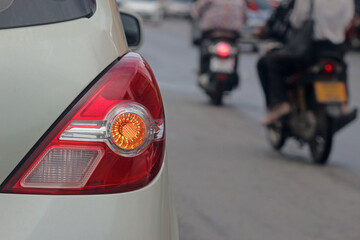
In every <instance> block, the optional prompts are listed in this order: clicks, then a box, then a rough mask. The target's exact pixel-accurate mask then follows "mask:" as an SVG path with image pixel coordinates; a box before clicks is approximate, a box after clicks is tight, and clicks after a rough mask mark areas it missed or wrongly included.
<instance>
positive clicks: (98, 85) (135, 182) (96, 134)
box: [1, 53, 165, 194]
mask: <svg viewBox="0 0 360 240" xmlns="http://www.w3.org/2000/svg"><path fill="white" fill-rule="evenodd" d="M164 131H165V124H164V109H163V104H162V99H161V95H160V91H159V88H158V85H157V83H156V80H155V77H154V75H153V73H152V71H151V69H150V67H149V66H148V64H147V63H146V62H145V61H144V60H143V59H142V58H141V57H140V55H138V54H135V53H128V54H126V55H125V56H123V57H122V58H121V59H120V60H119V61H118V62H117V63H115V64H114V65H113V66H112V67H111V68H110V69H109V70H108V71H107V72H106V73H105V74H104V75H103V76H102V77H100V78H99V80H97V81H96V82H95V83H94V84H93V85H92V86H91V87H89V89H88V90H87V91H86V93H85V94H83V95H82V96H80V97H79V98H78V100H77V101H76V102H75V103H74V104H73V105H72V107H71V108H69V110H68V111H67V112H66V113H65V114H64V115H63V117H62V118H61V119H59V121H58V122H57V123H56V124H55V125H54V126H53V127H52V129H51V130H50V131H48V133H47V134H46V136H44V137H43V138H42V140H41V141H40V142H39V143H38V144H37V146H36V147H35V148H34V149H33V150H32V152H31V153H30V154H28V157H26V159H24V160H23V161H22V163H21V164H20V165H19V166H18V167H17V168H16V170H14V172H13V173H12V175H11V176H10V177H9V178H8V179H7V181H6V182H5V184H4V185H3V187H2V189H1V192H6V193H28V194H107V193H120V192H127V191H132V190H136V189H139V188H142V187H144V186H146V185H148V184H149V183H150V182H151V181H152V180H153V179H154V177H155V176H156V175H157V173H158V172H159V170H160V168H161V166H162V162H163V158H164V152H165V134H164Z"/></svg>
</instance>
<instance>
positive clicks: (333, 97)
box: [267, 52, 357, 165]
mask: <svg viewBox="0 0 360 240" xmlns="http://www.w3.org/2000/svg"><path fill="white" fill-rule="evenodd" d="M346 73H347V69H346V64H345V63H344V61H343V59H342V57H339V56H337V54H336V53H330V52H329V53H324V54H323V55H322V56H320V57H319V58H318V59H317V61H316V63H315V64H313V65H312V66H310V67H309V68H307V69H305V70H303V71H302V72H298V73H296V74H294V75H293V76H291V77H290V78H289V79H288V82H287V96H288V101H289V103H290V105H291V112H290V113H289V114H288V115H286V116H284V117H282V118H280V119H278V120H277V121H276V122H275V123H273V124H271V125H269V126H267V135H268V139H269V141H270V144H271V145H272V147H273V148H274V149H275V150H277V151H280V150H281V149H282V147H283V146H284V144H285V142H286V140H287V139H289V138H294V139H295V140H297V141H298V142H299V143H300V145H301V146H302V145H305V144H308V145H309V147H310V152H311V156H312V159H313V162H314V163H316V164H320V165H324V164H326V163H327V162H328V158H329V155H330V152H331V148H332V144H333V138H334V136H335V134H336V133H337V132H338V131H339V130H340V129H342V128H343V127H345V126H346V125H348V124H349V123H351V122H352V121H354V120H355V119H356V117H357V109H354V110H353V111H350V112H349V113H347V114H343V112H342V106H343V105H344V104H345V103H346V102H347V101H348V86H347V84H346Z"/></svg>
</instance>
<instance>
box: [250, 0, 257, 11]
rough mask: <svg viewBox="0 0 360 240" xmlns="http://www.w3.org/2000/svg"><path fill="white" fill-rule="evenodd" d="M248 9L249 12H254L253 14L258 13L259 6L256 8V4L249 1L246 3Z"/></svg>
mask: <svg viewBox="0 0 360 240" xmlns="http://www.w3.org/2000/svg"><path fill="white" fill-rule="evenodd" d="M248 8H249V9H250V10H252V11H255V12H257V11H259V6H258V5H257V3H256V2H254V1H250V2H249V3H248Z"/></svg>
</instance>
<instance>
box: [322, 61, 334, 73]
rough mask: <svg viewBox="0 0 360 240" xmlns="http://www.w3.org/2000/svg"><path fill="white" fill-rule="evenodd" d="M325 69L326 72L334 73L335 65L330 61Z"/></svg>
mask: <svg viewBox="0 0 360 240" xmlns="http://www.w3.org/2000/svg"><path fill="white" fill-rule="evenodd" d="M324 70H325V72H326V73H333V72H334V66H333V65H332V64H330V63H327V64H325V66H324Z"/></svg>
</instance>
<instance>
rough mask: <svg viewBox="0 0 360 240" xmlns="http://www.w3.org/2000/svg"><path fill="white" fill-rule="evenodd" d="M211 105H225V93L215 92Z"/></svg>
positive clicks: (211, 96)
mask: <svg viewBox="0 0 360 240" xmlns="http://www.w3.org/2000/svg"><path fill="white" fill-rule="evenodd" d="M210 100H211V103H212V104H213V105H215V106H220V105H222V104H223V93H222V92H215V93H212V94H210Z"/></svg>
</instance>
